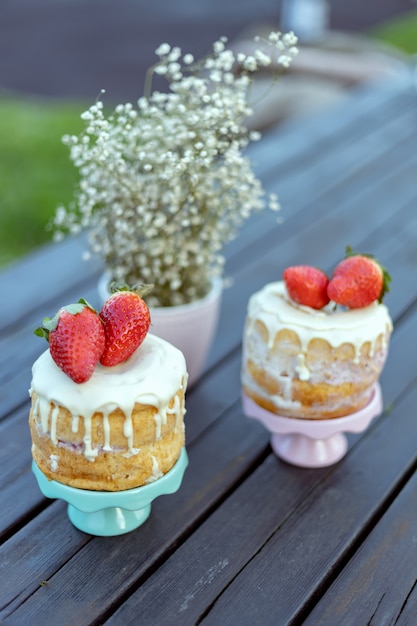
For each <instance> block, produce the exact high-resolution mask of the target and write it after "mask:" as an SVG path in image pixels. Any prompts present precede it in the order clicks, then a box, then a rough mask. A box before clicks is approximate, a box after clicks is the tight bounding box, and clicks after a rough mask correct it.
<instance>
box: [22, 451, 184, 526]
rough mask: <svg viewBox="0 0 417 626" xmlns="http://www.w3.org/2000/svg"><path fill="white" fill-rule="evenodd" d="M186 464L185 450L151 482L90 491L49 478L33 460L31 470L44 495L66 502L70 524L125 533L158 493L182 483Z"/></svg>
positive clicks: (147, 512)
mask: <svg viewBox="0 0 417 626" xmlns="http://www.w3.org/2000/svg"><path fill="white" fill-rule="evenodd" d="M187 465H188V456H187V452H186V449H185V448H183V449H182V450H181V454H180V456H179V458H178V461H177V462H176V464H175V465H174V467H173V468H172V469H171V470H170V471H169V472H168V473H167V474H164V476H162V477H161V478H158V480H155V481H154V482H152V483H148V484H147V485H143V486H142V487H137V488H135V489H126V490H125V491H90V490H88V489H76V488H75V487H69V486H68V485H63V484H62V483H59V482H57V481H55V480H48V479H47V478H46V476H45V474H43V473H42V472H41V470H40V469H39V467H38V466H37V465H36V463H35V462H34V461H33V463H32V470H33V473H34V474H35V476H36V479H37V481H38V485H39V488H40V490H41V491H42V493H43V495H44V496H46V497H47V498H58V499H60V500H64V501H65V502H67V503H68V509H67V511H68V517H69V519H70V521H71V522H72V524H73V525H74V526H75V527H76V528H78V529H79V530H82V531H83V532H85V533H89V534H90V535H98V536H101V537H111V536H115V535H124V534H125V533H128V532H130V531H132V530H135V529H136V528H138V527H139V526H141V525H142V524H143V523H144V522H145V521H146V520H147V519H148V517H149V515H150V512H151V503H152V502H153V500H155V498H157V497H158V496H162V495H165V494H169V493H175V492H176V491H178V489H179V488H180V486H181V482H182V479H183V476H184V472H185V469H186V467H187Z"/></svg>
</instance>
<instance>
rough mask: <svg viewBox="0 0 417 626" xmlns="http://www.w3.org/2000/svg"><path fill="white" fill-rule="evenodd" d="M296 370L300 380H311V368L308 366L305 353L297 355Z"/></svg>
mask: <svg viewBox="0 0 417 626" xmlns="http://www.w3.org/2000/svg"><path fill="white" fill-rule="evenodd" d="M295 371H296V372H297V374H298V377H299V379H300V380H309V378H310V370H309V369H308V367H307V366H306V357H305V354H303V353H300V354H298V355H297V365H296V366H295Z"/></svg>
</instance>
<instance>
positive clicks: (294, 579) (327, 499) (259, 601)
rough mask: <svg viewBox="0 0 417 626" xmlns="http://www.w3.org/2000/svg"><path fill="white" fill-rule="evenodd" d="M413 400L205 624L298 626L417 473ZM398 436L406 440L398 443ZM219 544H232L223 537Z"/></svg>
mask: <svg viewBox="0 0 417 626" xmlns="http://www.w3.org/2000/svg"><path fill="white" fill-rule="evenodd" d="M416 401H417V388H414V390H413V391H412V392H411V393H410V394H408V396H406V397H405V398H402V399H401V402H399V403H398V406H395V407H394V409H393V411H392V413H391V414H390V415H388V416H385V417H384V418H383V419H381V420H379V421H377V422H376V424H375V425H374V427H373V428H371V429H370V430H369V432H368V433H367V434H366V435H365V437H364V438H362V439H361V440H360V441H359V442H358V444H357V445H356V446H355V447H354V448H353V449H352V451H351V452H350V454H349V455H348V456H347V457H346V459H345V460H344V461H343V462H342V463H340V464H339V465H338V466H337V467H336V468H335V471H334V472H330V473H329V475H328V476H327V477H326V479H325V480H324V481H323V482H322V484H321V485H320V489H317V490H316V491H315V492H314V493H313V494H312V495H311V497H309V498H307V499H306V500H305V501H304V502H303V504H302V506H301V507H300V509H299V510H298V511H297V515H295V516H293V517H291V518H289V519H288V520H287V521H286V522H285V523H284V525H283V526H282V527H281V528H280V529H279V532H277V533H276V534H275V535H274V536H273V537H271V539H270V540H269V541H268V542H267V543H266V544H265V546H264V547H263V548H262V550H261V551H260V552H259V553H258V554H256V556H254V558H253V559H252V560H251V561H250V563H249V564H248V565H247V567H246V568H245V569H244V570H242V572H241V573H240V574H239V576H238V577H237V578H235V579H234V580H233V582H232V583H231V585H230V586H229V587H228V588H227V589H226V590H225V591H224V592H223V594H222V595H221V596H220V597H219V599H218V600H217V601H216V602H215V604H214V605H213V608H212V609H211V610H210V611H209V613H208V615H207V619H206V620H203V621H202V623H203V624H218V623H219V620H223V623H229V622H230V620H233V619H234V620H235V623H239V624H241V625H242V626H243V625H245V624H248V625H249V624H254V623H260V624H272V623H274V624H283V625H284V624H290V623H293V622H294V621H295V622H296V623H297V622H298V623H300V622H301V620H302V619H303V617H304V611H305V610H308V608H309V607H308V604H309V602H314V596H315V594H316V593H317V592H320V589H322V588H325V587H326V585H327V584H328V582H329V581H330V580H331V579H332V577H333V576H334V572H335V571H337V567H338V564H340V563H343V562H344V560H345V559H347V558H348V557H349V555H350V554H351V553H352V551H354V550H355V548H356V547H358V545H359V544H360V543H361V541H362V539H363V534H364V533H366V532H368V531H369V529H370V527H371V526H372V525H373V523H374V522H375V519H378V518H379V516H380V514H381V512H382V510H383V507H384V505H385V506H386V505H387V503H389V501H390V498H391V497H392V494H393V493H395V491H396V489H397V488H398V486H399V484H401V482H402V480H404V476H407V474H409V473H411V472H412V471H414V468H415V465H416V462H417V455H416V450H417V434H416V432H415V429H414V428H413V423H414V412H413V407H414V406H415V403H416ZM399 432H403V433H407V435H406V436H405V437H403V438H401V437H399V436H398V433H399ZM258 486H259V481H258ZM270 492H271V489H267V490H265V493H264V497H265V499H267V498H269V497H271V493H270ZM224 508H225V507H223V511H221V513H222V514H224ZM247 521H248V520H247ZM203 539H204V538H203V537H201V540H203ZM219 541H220V542H224V545H227V538H226V537H219ZM155 582H157V581H155ZM201 609H203V606H201ZM356 617H357V615H356ZM127 623H128V622H127ZM316 623H317V622H316ZM338 623H339V622H338ZM356 623H361V622H360V621H359V622H358V621H356Z"/></svg>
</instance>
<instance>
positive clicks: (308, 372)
mask: <svg viewBox="0 0 417 626" xmlns="http://www.w3.org/2000/svg"><path fill="white" fill-rule="evenodd" d="M389 281H390V278H389V276H388V274H387V273H386V271H385V270H384V268H382V266H381V265H380V264H379V263H378V262H377V261H376V260H375V259H373V258H372V257H370V256H369V255H362V254H356V253H354V252H352V251H351V250H350V249H347V256H346V258H345V259H343V260H342V261H341V262H340V263H339V264H338V265H337V267H336V268H335V270H334V272H333V275H332V277H331V278H330V279H329V278H328V277H327V276H326V274H325V273H324V272H322V271H321V270H319V269H317V268H314V267H310V266H306V265H300V266H292V267H288V268H286V270H285V271H284V273H283V280H282V281H277V282H274V283H270V284H268V285H266V286H264V287H263V289H261V290H260V291H258V292H257V293H255V294H254V295H252V297H251V298H250V300H249V305H248V312H247V319H246V324H245V330H244V337H243V362H242V386H243V391H244V393H245V394H246V395H247V396H248V397H249V398H251V399H252V400H253V401H254V402H255V403H257V404H258V405H259V406H260V407H262V408H264V409H266V410H268V411H270V412H272V413H276V414H277V415H281V416H284V417H291V418H304V419H305V418H307V419H330V418H337V417H343V416H347V415H350V414H352V413H354V412H356V411H358V410H360V409H362V408H363V407H365V406H366V404H367V403H368V402H369V401H370V399H371V397H372V393H373V388H374V385H375V383H376V382H377V380H378V378H379V376H380V374H381V371H382V369H383V366H384V363H385V360H386V358H387V354H388V343H389V338H390V335H391V332H392V321H391V318H390V315H389V312H388V309H387V307H386V306H385V305H384V304H382V299H383V296H384V293H385V292H386V291H388V288H389Z"/></svg>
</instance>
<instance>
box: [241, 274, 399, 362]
mask: <svg viewBox="0 0 417 626" xmlns="http://www.w3.org/2000/svg"><path fill="white" fill-rule="evenodd" d="M257 320H259V321H261V322H262V323H263V324H264V325H265V327H266V329H267V331H268V348H269V349H271V348H272V347H273V344H274V340H275V336H276V334H277V332H278V331H279V330H280V329H281V328H285V327H289V328H292V329H294V331H295V332H296V333H297V335H298V337H299V340H300V343H301V350H300V352H301V353H305V352H306V350H307V346H308V344H309V342H310V340H311V339H313V338H321V339H324V340H326V341H328V343H329V344H330V345H331V346H332V347H333V348H335V347H338V346H340V345H342V344H343V343H346V341H347V340H346V337H347V335H348V336H349V339H348V343H351V344H352V345H353V346H354V350H355V359H358V358H359V356H360V349H361V347H362V345H363V344H364V343H365V342H367V341H370V342H371V351H373V352H374V351H375V344H376V341H377V339H378V337H379V336H380V335H382V337H383V340H384V342H385V346H386V341H387V338H386V334H387V331H391V330H392V321H391V318H390V316H389V313H388V309H387V307H386V306H385V305H384V304H378V303H377V302H374V303H373V304H371V305H370V306H368V307H363V308H361V309H350V310H347V311H334V310H333V304H330V305H328V306H327V307H324V308H323V309H320V310H315V309H311V308H310V307H305V306H300V305H297V304H296V303H294V302H293V301H290V299H289V297H288V295H287V292H286V289H285V285H284V283H283V282H282V281H280V282H276V283H269V284H268V285H266V286H265V287H264V288H263V289H261V290H260V291H258V292H257V293H255V294H254V295H253V296H252V297H251V298H250V300H249V306H248V323H247V334H251V332H252V329H253V326H254V325H255V323H256V321H257Z"/></svg>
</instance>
